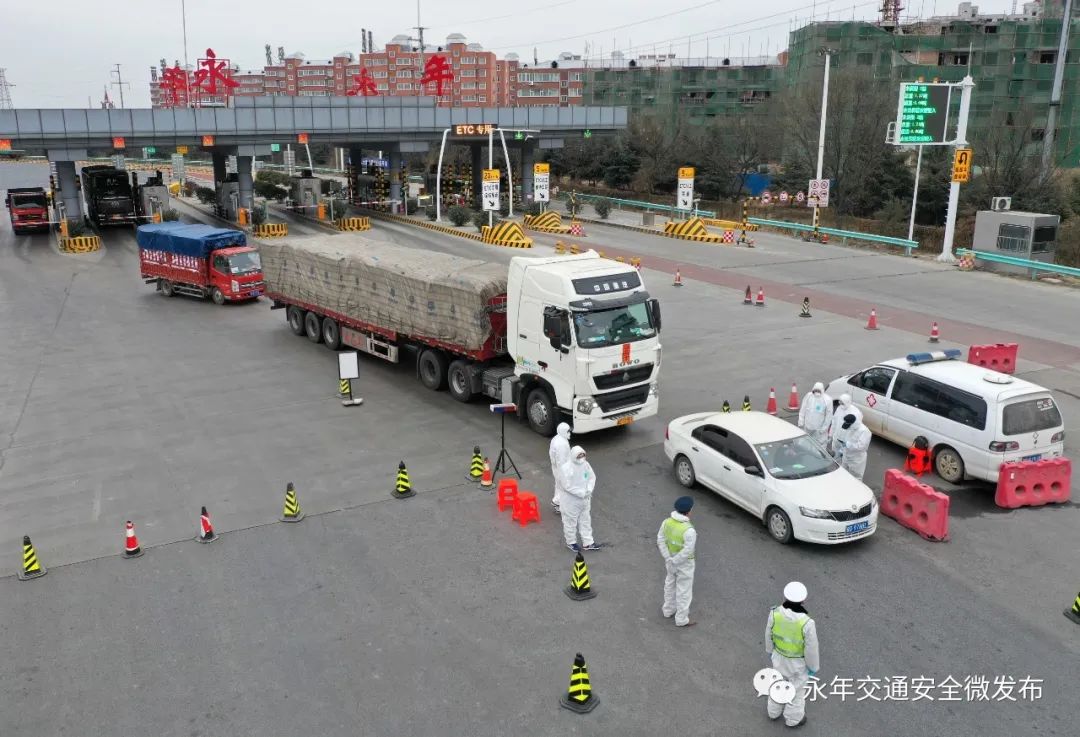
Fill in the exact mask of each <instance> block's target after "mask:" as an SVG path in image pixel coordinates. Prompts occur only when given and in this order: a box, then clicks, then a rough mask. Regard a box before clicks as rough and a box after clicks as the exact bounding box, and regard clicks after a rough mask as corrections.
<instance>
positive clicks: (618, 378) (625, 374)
mask: <svg viewBox="0 0 1080 737" xmlns="http://www.w3.org/2000/svg"><path fill="white" fill-rule="evenodd" d="M652 369H653V365H652V364H651V363H646V364H645V365H643V366H634V367H633V368H627V369H622V370H618V371H612V372H611V373H610V374H604V375H603V376H594V377H593V383H594V384H596V388H597V389H601V390H603V389H614V388H615V387H617V386H623V385H624V384H637V383H638V382H641V381H645V380H646V379H648V378H649V377H650V376H652Z"/></svg>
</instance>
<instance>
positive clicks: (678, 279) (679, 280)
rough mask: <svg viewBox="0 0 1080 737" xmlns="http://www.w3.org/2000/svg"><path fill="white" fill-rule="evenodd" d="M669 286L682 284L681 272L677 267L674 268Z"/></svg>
mask: <svg viewBox="0 0 1080 737" xmlns="http://www.w3.org/2000/svg"><path fill="white" fill-rule="evenodd" d="M671 286H673V287H681V286H682V274H681V273H680V272H679V270H678V269H675V281H674V282H672V284H671Z"/></svg>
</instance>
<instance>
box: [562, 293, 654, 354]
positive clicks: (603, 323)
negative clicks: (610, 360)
mask: <svg viewBox="0 0 1080 737" xmlns="http://www.w3.org/2000/svg"><path fill="white" fill-rule="evenodd" d="M574 332H575V333H577V341H578V345H579V346H581V347H582V348H603V347H604V346H609V345H618V344H621V343H631V342H633V341H635V340H643V339H644V338H651V337H653V336H654V335H656V328H655V327H653V324H652V318H651V317H650V315H649V309H648V307H647V306H646V304H645V303H644V302H641V303H639V304H636V305H629V306H627V307H616V308H614V309H610V310H596V311H593V312H576V313H574Z"/></svg>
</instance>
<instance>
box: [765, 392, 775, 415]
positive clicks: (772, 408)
mask: <svg viewBox="0 0 1080 737" xmlns="http://www.w3.org/2000/svg"><path fill="white" fill-rule="evenodd" d="M765 411H766V412H768V413H769V414H770V415H775V414H776V389H774V388H772V387H769V401H768V402H767V403H766V404H765Z"/></svg>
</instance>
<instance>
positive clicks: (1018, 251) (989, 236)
mask: <svg viewBox="0 0 1080 737" xmlns="http://www.w3.org/2000/svg"><path fill="white" fill-rule="evenodd" d="M1060 223H1061V218H1060V217H1059V216H1057V215H1047V214H1044V213H1038V212H1019V211H1016V210H980V211H979V212H978V213H976V215H975V237H974V239H973V242H972V248H973V249H974V250H976V251H986V252H988V253H995V254H1001V255H1003V256H1013V257H1015V258H1024V259H1030V260H1032V261H1040V262H1042V263H1049V264H1052V263H1054V253H1055V251H1056V249H1057V234H1058V226H1059V225H1060ZM979 266H980V268H985V269H988V270H991V271H998V272H1003V273H1008V274H1020V275H1023V276H1027V275H1028V271H1029V270H1028V269H1026V268H1024V267H1023V266H1013V265H1011V264H1002V263H997V262H993V261H988V262H983V263H980V265H979Z"/></svg>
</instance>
